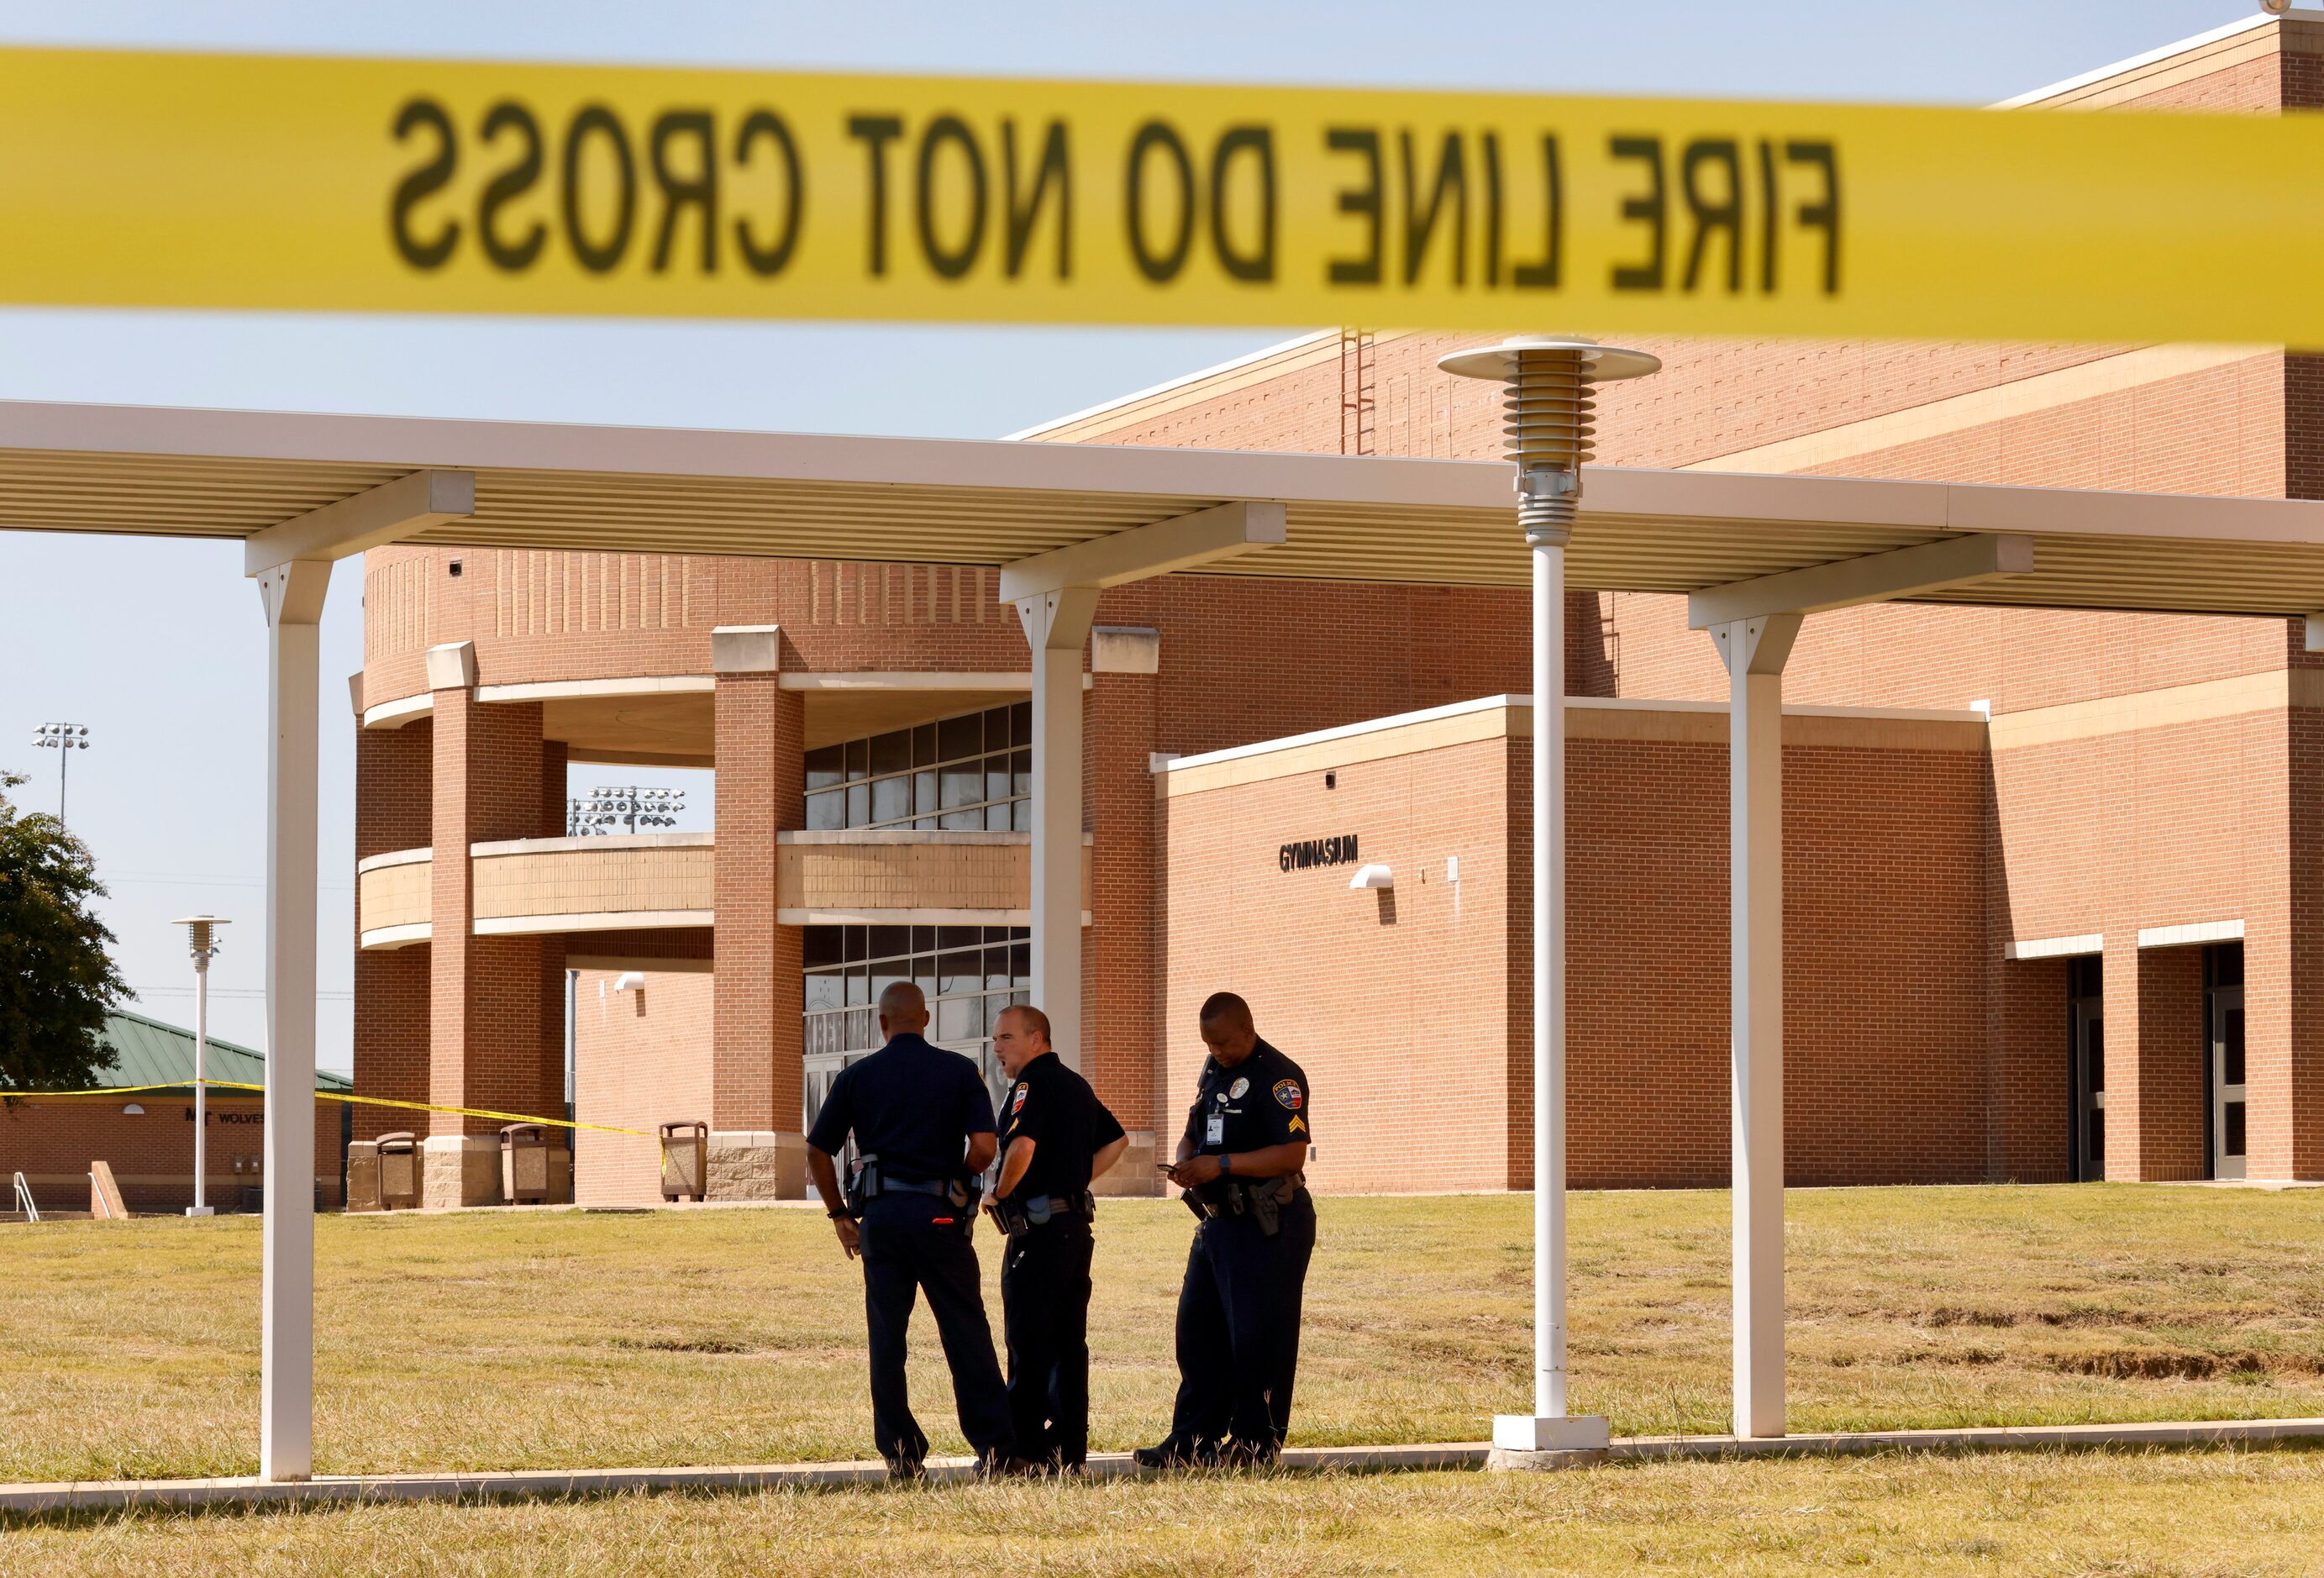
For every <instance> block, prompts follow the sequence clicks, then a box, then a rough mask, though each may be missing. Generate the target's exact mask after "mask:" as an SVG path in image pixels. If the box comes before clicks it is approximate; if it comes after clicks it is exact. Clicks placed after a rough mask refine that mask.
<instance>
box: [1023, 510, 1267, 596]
mask: <svg viewBox="0 0 2324 1578" xmlns="http://www.w3.org/2000/svg"><path fill="white" fill-rule="evenodd" d="M1287 535H1288V533H1287V531H1286V526H1285V511H1284V508H1283V506H1282V505H1281V504H1280V503H1275V502H1273V501H1269V500H1239V501H1237V502H1236V503H1231V504H1221V505H1219V506H1217V507H1216V508H1214V509H1209V510H1197V511H1195V512H1194V513H1193V514H1191V515H1176V516H1173V517H1172V518H1171V519H1169V520H1167V521H1155V522H1154V523H1153V524H1152V525H1150V526H1138V527H1133V528H1132V529H1130V531H1115V532H1111V533H1109V534H1108V535H1106V536H1103V537H1093V538H1091V539H1090V540H1088V541H1086V542H1076V543H1074V544H1072V545H1070V546H1068V547H1065V548H1059V549H1052V550H1050V551H1049V552H1047V553H1037V554H1035V555H1034V556H1033V557H1032V558H1020V559H1019V560H1018V561H1017V562H1016V563H1014V564H1011V565H1004V566H1002V567H1001V601H1002V602H1003V603H1017V602H1021V601H1022V600H1023V599H1025V598H1027V597H1033V596H1038V595H1040V594H1042V593H1044V592H1054V591H1056V590H1057V589H1058V588H1059V587H1061V586H1092V587H1098V588H1103V587H1106V586H1121V585H1123V584H1124V583H1125V582H1130V581H1142V580H1144V579H1145V578H1146V577H1148V576H1165V575H1168V574H1169V573H1170V572H1171V571H1172V570H1186V569H1192V568H1194V567H1195V566H1196V565H1203V564H1208V563H1210V562H1212V561H1213V560H1214V559H1222V558H1232V557H1233V556H1234V555H1236V554H1239V553H1243V552H1246V551H1248V550H1249V549H1254V548H1264V547H1267V546H1269V545H1271V544H1274V543H1279V542H1282V541H1283V540H1285V539H1286V536H1287Z"/></svg>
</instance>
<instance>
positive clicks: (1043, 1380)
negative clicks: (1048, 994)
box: [991, 1003, 1130, 1474]
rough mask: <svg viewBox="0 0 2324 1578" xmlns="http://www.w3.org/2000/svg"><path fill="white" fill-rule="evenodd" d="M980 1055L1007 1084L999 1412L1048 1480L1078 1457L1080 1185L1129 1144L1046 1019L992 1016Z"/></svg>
mask: <svg viewBox="0 0 2324 1578" xmlns="http://www.w3.org/2000/svg"><path fill="white" fill-rule="evenodd" d="M992 1050H993V1052H994V1054H995V1055H997V1056H998V1057H1000V1059H1001V1071H1002V1072H1003V1073H1005V1074H1007V1075H1009V1077H1010V1080H1011V1081H1012V1082H1013V1083H1011V1084H1010V1087H1009V1094H1007V1095H1006V1096H1005V1097H1003V1098H1002V1103H1001V1104H1002V1112H1001V1177H1000V1178H999V1179H998V1181H996V1182H995V1183H994V1185H993V1187H992V1196H993V1198H992V1204H991V1210H992V1214H993V1217H994V1219H995V1220H996V1221H998V1222H999V1223H1001V1231H1002V1232H1006V1233H1007V1234H1008V1235H1009V1247H1008V1249H1007V1250H1005V1251H1004V1253H1003V1255H1002V1259H1001V1326H1002V1329H1003V1330H1004V1331H1005V1332H1006V1333H1008V1341H1009V1415H1010V1424H1011V1426H1012V1427H1013V1428H1014V1430H1015V1432H1016V1436H1017V1455H1018V1456H1019V1458H1022V1459H1024V1460H1025V1461H1026V1462H1027V1463H1028V1464H1031V1465H1033V1466H1035V1467H1038V1468H1044V1469H1048V1470H1052V1471H1055V1472H1060V1473H1067V1474H1074V1473H1079V1472H1081V1471H1082V1465H1083V1463H1084V1461H1085V1460H1086V1459H1087V1458H1088V1456H1089V1301H1090V1255H1091V1251H1092V1250H1093V1248H1094V1244H1095V1241H1094V1240H1093V1237H1092V1234H1091V1228H1092V1222H1093V1218H1094V1217H1095V1215H1096V1213H1097V1201H1096V1198H1095V1197H1094V1196H1093V1195H1091V1193H1090V1182H1091V1180H1092V1179H1093V1178H1096V1177H1102V1175H1103V1174H1104V1172H1105V1171H1106V1169H1107V1168H1109V1167H1111V1166H1113V1164H1114V1163H1115V1162H1117V1161H1120V1159H1121V1153H1122V1151H1123V1150H1124V1149H1127V1148H1128V1147H1129V1144H1130V1140H1129V1137H1128V1136H1127V1135H1125V1134H1124V1133H1122V1131H1121V1125H1120V1122H1118V1121H1115V1118H1114V1115H1113V1114H1112V1113H1111V1112H1107V1111H1106V1108H1105V1103H1103V1102H1101V1101H1099V1100H1098V1099H1097V1093H1096V1092H1095V1091H1093V1090H1092V1089H1090V1084H1089V1081H1087V1080H1085V1079H1084V1078H1083V1077H1082V1076H1081V1075H1078V1074H1076V1073H1074V1071H1073V1070H1072V1069H1070V1068H1068V1067H1066V1066H1065V1060H1064V1059H1063V1058H1061V1057H1058V1056H1057V1055H1056V1052H1054V1051H1053V1050H1051V1049H1050V1047H1049V1016H1048V1015H1047V1014H1045V1013H1043V1012H1042V1011H1041V1010H1039V1009H1037V1008H1034V1007H1032V1006H1030V1005H1029V1004H1025V1003H1019V1004H1018V1005H1017V1006H1015V1007H1013V1008H1009V1009H1005V1010H1002V1011H1001V1019H1000V1021H999V1022H998V1023H997V1024H995V1025H994V1026H993V1028H992Z"/></svg>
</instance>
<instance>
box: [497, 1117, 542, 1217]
mask: <svg viewBox="0 0 2324 1578" xmlns="http://www.w3.org/2000/svg"><path fill="white" fill-rule="evenodd" d="M501 1198H502V1199H503V1200H506V1201H507V1202H508V1203H509V1204H512V1205H521V1204H539V1203H542V1202H545V1201H547V1200H548V1199H549V1140H548V1137H547V1136H546V1135H545V1134H544V1133H543V1132H542V1130H541V1127H540V1125H539V1124H538V1123H511V1124H508V1125H506V1126H505V1127H503V1129H502V1130H501Z"/></svg>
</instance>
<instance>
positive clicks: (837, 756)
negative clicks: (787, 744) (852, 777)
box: [807, 745, 847, 789]
mask: <svg viewBox="0 0 2324 1578" xmlns="http://www.w3.org/2000/svg"><path fill="white" fill-rule="evenodd" d="M846 777H847V748H846V747H845V746H844V745H823V746H819V747H817V748H816V749H815V750H813V751H810V752H807V788H809V789H829V788H830V787H831V786H832V785H833V784H835V783H840V782H843V781H844V780H845V779H846Z"/></svg>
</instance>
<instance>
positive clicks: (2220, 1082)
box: [2210, 986, 2246, 1178]
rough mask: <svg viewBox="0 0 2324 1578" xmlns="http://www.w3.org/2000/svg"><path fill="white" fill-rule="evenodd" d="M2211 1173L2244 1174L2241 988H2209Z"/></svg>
mask: <svg viewBox="0 0 2324 1578" xmlns="http://www.w3.org/2000/svg"><path fill="white" fill-rule="evenodd" d="M2210 1061H2211V1125H2210V1127H2211V1176H2212V1177H2215V1178H2240V1177H2243V1176H2244V1131H2245V1129H2246V1108H2245V1105H2244V989H2243V988H2242V987H2240V986H2221V987H2216V988H2214V989H2213V991H2212V992H2211V1059H2210Z"/></svg>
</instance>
